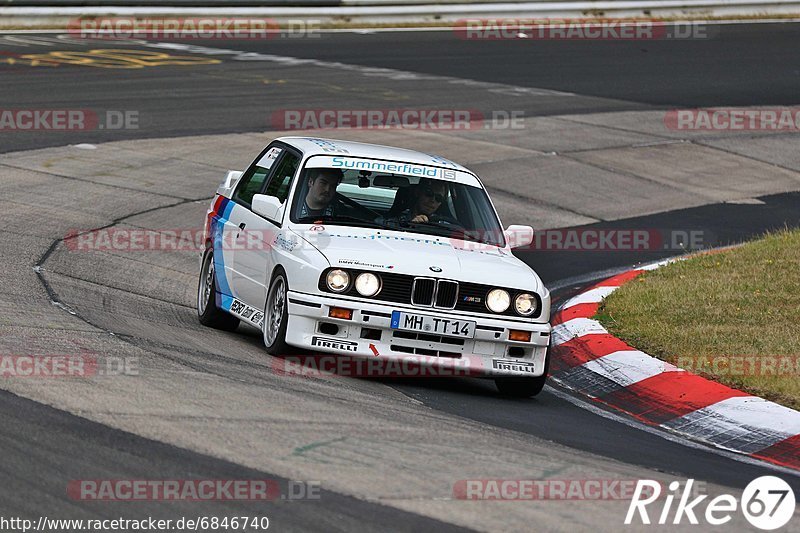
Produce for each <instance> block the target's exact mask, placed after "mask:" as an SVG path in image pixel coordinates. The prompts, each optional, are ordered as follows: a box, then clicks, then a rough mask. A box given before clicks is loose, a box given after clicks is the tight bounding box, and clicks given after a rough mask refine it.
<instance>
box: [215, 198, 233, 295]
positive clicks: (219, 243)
mask: <svg viewBox="0 0 800 533" xmlns="http://www.w3.org/2000/svg"><path fill="white" fill-rule="evenodd" d="M234 205H235V204H234V203H233V202H231V201H230V200H229V199H227V198H223V199H222V201H221V202H220V204H219V208H218V209H217V216H215V217H214V219H213V226H214V228H213V231H214V274H215V276H216V284H217V294H216V300H217V307H219V308H220V309H225V310H226V311H229V310H230V308H231V304H232V303H233V292H232V291H231V287H230V285H229V284H228V275H227V273H226V272H225V256H224V253H225V251H224V246H223V232H224V230H225V222H227V221H228V219H229V218H230V216H231V211H233V206H234Z"/></svg>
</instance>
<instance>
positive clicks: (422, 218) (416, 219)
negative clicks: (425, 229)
mask: <svg viewBox="0 0 800 533" xmlns="http://www.w3.org/2000/svg"><path fill="white" fill-rule="evenodd" d="M411 222H416V223H418V224H419V223H423V222H428V217H427V215H417V216H415V217H414V218H412V219H411Z"/></svg>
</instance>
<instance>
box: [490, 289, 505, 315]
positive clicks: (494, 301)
mask: <svg viewBox="0 0 800 533" xmlns="http://www.w3.org/2000/svg"><path fill="white" fill-rule="evenodd" d="M510 305H511V296H510V295H509V294H508V292H507V291H504V290H503V289H493V290H491V291H489V294H488V295H487V296H486V307H488V308H489V310H490V311H493V312H495V313H502V312H503V311H505V310H506V309H508V306H510Z"/></svg>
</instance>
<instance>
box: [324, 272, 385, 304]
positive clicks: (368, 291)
mask: <svg viewBox="0 0 800 533" xmlns="http://www.w3.org/2000/svg"><path fill="white" fill-rule="evenodd" d="M325 283H326V284H327V285H328V289H330V290H331V291H333V292H345V291H346V290H347V289H348V288H349V287H350V274H348V273H347V271H345V270H340V269H338V268H337V269H334V270H331V271H330V272H328V275H327V276H326V278H325ZM356 290H357V291H358V293H359V294H360V295H361V296H367V297H369V296H375V295H376V294H378V291H380V290H381V280H380V279H379V278H378V276H376V275H375V274H373V273H371V272H362V273H361V274H359V275H358V276H356Z"/></svg>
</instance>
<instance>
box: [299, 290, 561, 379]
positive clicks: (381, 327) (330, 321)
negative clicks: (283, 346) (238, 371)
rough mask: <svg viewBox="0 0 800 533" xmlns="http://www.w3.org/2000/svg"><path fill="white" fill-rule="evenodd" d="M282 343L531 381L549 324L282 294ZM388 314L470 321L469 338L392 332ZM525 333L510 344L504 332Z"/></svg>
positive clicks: (541, 361) (540, 364)
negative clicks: (336, 311)
mask: <svg viewBox="0 0 800 533" xmlns="http://www.w3.org/2000/svg"><path fill="white" fill-rule="evenodd" d="M288 300H289V302H288V303H289V308H288V314H289V322H288V325H287V328H286V343H287V344H290V345H292V346H295V347H299V348H303V349H304V351H307V352H308V353H317V352H325V353H335V354H342V355H348V356H352V357H363V358H370V359H375V358H383V359H388V360H397V361H398V362H405V361H408V360H413V361H414V363H415V364H418V365H420V366H423V367H425V366H430V367H436V368H440V369H443V370H448V369H449V370H450V371H452V375H470V376H474V377H499V376H515V377H537V376H541V375H542V373H543V372H544V369H545V358H546V357H547V347H548V345H549V341H550V329H551V328H550V324H548V323H534V322H529V321H523V320H518V321H515V320H513V319H505V318H489V317H482V316H475V315H468V314H466V313H460V312H454V311H450V310H442V309H432V308H420V307H414V306H411V305H403V304H394V303H389V304H386V303H373V302H362V301H356V300H351V299H347V300H342V299H340V298H337V297H335V296H323V295H311V294H305V293H297V292H293V291H289V292H288ZM331 307H341V308H346V309H352V310H353V315H352V319H350V320H344V319H336V318H331V317H329V316H328V313H329V311H330V308H331ZM392 311H405V312H410V313H416V314H421V315H429V316H435V317H438V318H449V319H454V320H458V319H460V320H465V319H466V320H472V321H474V322H475V323H476V329H475V336H474V338H472V339H461V338H454V337H444V336H440V335H428V334H421V333H413V332H407V331H399V330H396V329H392V328H391V327H390V326H391V315H392ZM512 329H513V330H516V331H526V332H530V333H531V335H530V341H528V342H523V341H512V340H510V339H509V330H512Z"/></svg>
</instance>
